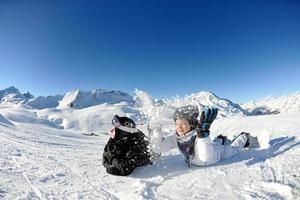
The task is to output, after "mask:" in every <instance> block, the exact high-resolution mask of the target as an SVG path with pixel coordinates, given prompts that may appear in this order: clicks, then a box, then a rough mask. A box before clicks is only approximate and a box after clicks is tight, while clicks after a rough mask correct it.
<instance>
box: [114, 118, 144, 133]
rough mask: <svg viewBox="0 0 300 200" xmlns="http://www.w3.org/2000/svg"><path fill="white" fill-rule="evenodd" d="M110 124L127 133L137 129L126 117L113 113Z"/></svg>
mask: <svg viewBox="0 0 300 200" xmlns="http://www.w3.org/2000/svg"><path fill="white" fill-rule="evenodd" d="M112 125H113V126H114V127H115V128H117V129H120V130H122V131H125V132H129V133H134V132H138V131H139V130H138V129H137V128H136V124H135V122H134V121H133V120H132V119H130V118H128V117H119V116H118V115H115V116H114V117H113V119H112Z"/></svg>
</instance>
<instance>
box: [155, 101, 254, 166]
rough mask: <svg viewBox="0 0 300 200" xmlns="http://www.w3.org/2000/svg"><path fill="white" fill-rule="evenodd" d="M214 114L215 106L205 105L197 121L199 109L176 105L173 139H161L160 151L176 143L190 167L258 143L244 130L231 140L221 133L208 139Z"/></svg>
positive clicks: (209, 162) (218, 158) (166, 149)
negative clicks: (206, 106) (205, 107)
mask: <svg viewBox="0 0 300 200" xmlns="http://www.w3.org/2000/svg"><path fill="white" fill-rule="evenodd" d="M217 114H218V110H217V109H216V108H207V109H206V110H204V111H202V112H201V115H200V120H198V119H197V118H198V116H199V110H198V108H197V107H196V106H192V105H188V106H183V107H180V108H178V109H177V110H176V111H175V113H174V115H173V120H174V122H175V130H176V132H175V136H176V141H175V139H174V136H173V135H171V136H169V137H167V138H162V140H161V144H160V146H161V147H163V148H162V149H160V152H159V153H162V152H165V151H168V150H170V149H172V148H174V144H175V146H176V144H177V147H178V149H179V151H180V152H181V153H182V154H183V156H184V158H185V161H186V162H187V163H188V165H189V166H190V164H192V165H195V166H205V165H212V164H215V163H217V162H219V161H220V160H223V159H227V158H230V157H233V156H235V155H236V154H238V153H239V152H241V151H242V149H243V148H246V147H255V146H258V140H257V138H256V137H253V136H251V135H250V134H249V133H245V132H242V133H241V134H239V136H238V137H236V138H235V139H234V140H233V141H230V140H229V139H228V138H227V137H226V136H222V135H219V136H218V137H216V138H215V139H214V140H213V141H211V139H210V131H209V128H210V126H211V124H212V122H213V121H214V120H215V119H216V117H217Z"/></svg>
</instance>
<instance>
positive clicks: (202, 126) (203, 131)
mask: <svg viewBox="0 0 300 200" xmlns="http://www.w3.org/2000/svg"><path fill="white" fill-rule="evenodd" d="M217 115H218V109H217V108H207V109H205V110H204V111H202V112H201V116H200V123H199V126H198V128H197V135H198V137H200V138H203V137H208V135H209V128H210V125H211V123H212V122H213V121H214V120H215V119H216V117H217Z"/></svg>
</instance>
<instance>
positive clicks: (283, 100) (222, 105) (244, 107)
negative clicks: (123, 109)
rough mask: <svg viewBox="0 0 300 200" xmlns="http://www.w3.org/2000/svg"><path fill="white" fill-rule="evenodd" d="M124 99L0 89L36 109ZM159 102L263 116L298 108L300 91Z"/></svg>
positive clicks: (8, 98)
mask: <svg viewBox="0 0 300 200" xmlns="http://www.w3.org/2000/svg"><path fill="white" fill-rule="evenodd" d="M120 102H126V103H128V104H129V105H134V104H135V101H134V98H133V97H132V96H131V95H129V94H127V93H125V92H121V91H116V90H112V91H109V90H103V89H96V90H92V91H83V90H73V91H70V92H67V93H66V94H64V95H55V96H47V97H44V96H38V97H34V96H33V95H32V94H31V93H29V92H27V93H24V94H22V93H21V92H20V91H19V90H18V89H17V88H15V87H14V86H11V87H8V88H6V89H4V90H0V103H2V104H3V103H16V104H24V105H28V106H30V107H32V108H35V109H45V108H54V107H55V108H57V109H71V108H72V109H82V108H87V107H90V106H95V105H99V104H103V103H107V104H116V103H120ZM160 103H162V104H167V105H168V106H171V107H179V106H183V105H187V104H194V105H198V106H200V107H203V106H214V107H217V108H218V109H219V114H220V115H221V116H223V117H226V116H229V115H231V116H232V115H243V116H248V115H264V114H278V113H285V112H299V111H300V92H296V93H294V94H291V95H286V96H281V97H267V98H264V99H261V100H256V101H251V102H248V103H243V104H241V105H239V104H236V103H233V102H231V101H230V100H228V99H224V98H220V97H218V96H216V95H215V94H213V93H211V92H206V91H203V92H199V93H194V94H191V95H189V96H186V97H183V98H170V99H165V100H161V101H160Z"/></svg>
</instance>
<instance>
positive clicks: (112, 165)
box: [102, 115, 151, 176]
mask: <svg viewBox="0 0 300 200" xmlns="http://www.w3.org/2000/svg"><path fill="white" fill-rule="evenodd" d="M112 125H113V128H112V129H111V138H110V139H109V140H108V142H107V144H106V146H105V147H104V152H103V156H102V164H103V165H104V167H105V168H106V172H107V173H109V174H113V175H121V176H126V175H129V174H131V173H132V172H133V170H134V169H135V168H136V167H138V166H142V165H146V164H151V161H150V157H151V156H150V152H149V149H148V145H149V142H148V141H147V139H146V136H145V135H144V134H143V133H142V132H141V131H140V130H139V129H137V128H136V124H135V122H134V121H133V120H132V119H130V118H128V117H119V116H118V115H115V116H114V118H113V120H112Z"/></svg>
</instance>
